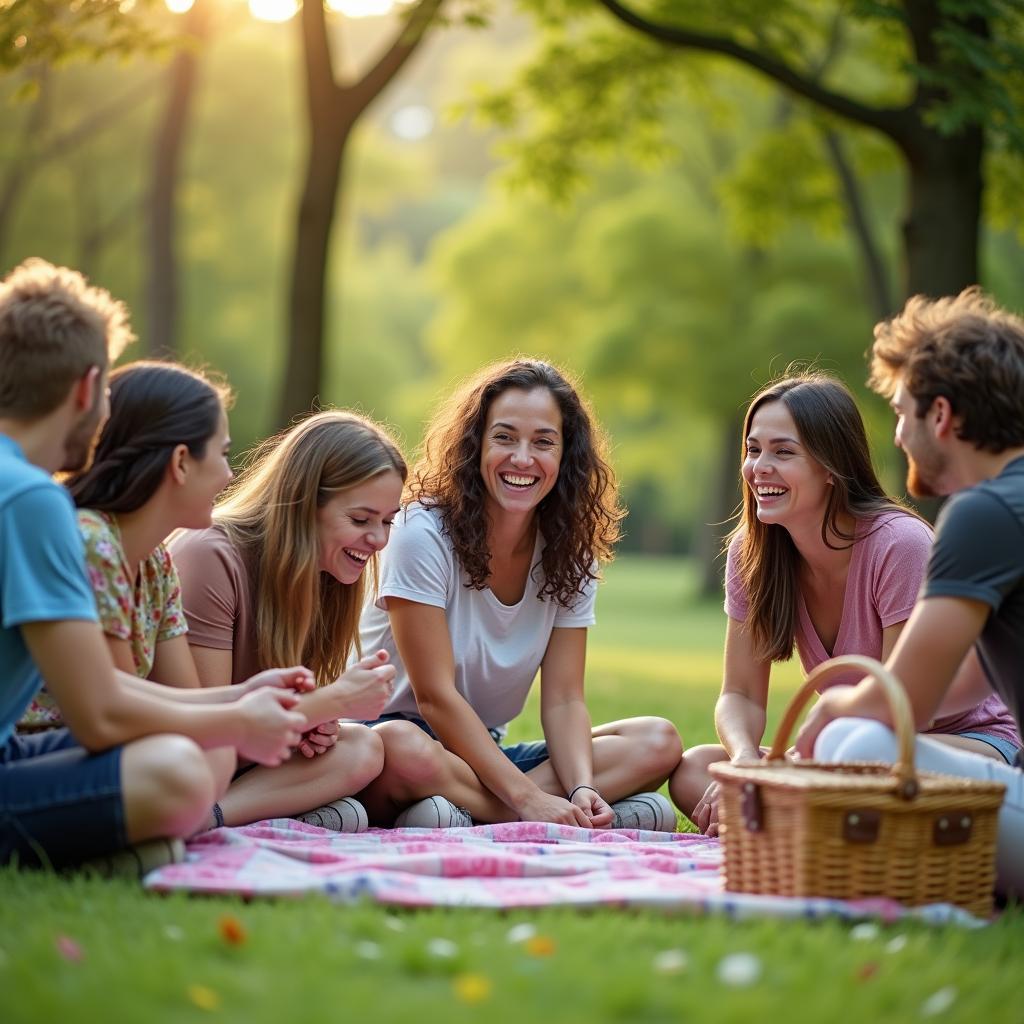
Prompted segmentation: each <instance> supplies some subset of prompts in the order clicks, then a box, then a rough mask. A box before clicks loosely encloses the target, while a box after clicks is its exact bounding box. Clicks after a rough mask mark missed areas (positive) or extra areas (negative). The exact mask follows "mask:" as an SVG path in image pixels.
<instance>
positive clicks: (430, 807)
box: [395, 796, 473, 828]
mask: <svg viewBox="0 0 1024 1024" xmlns="http://www.w3.org/2000/svg"><path fill="white" fill-rule="evenodd" d="M472 824H473V819H472V818H471V817H470V814H469V811H467V810H466V809H465V808H464V807H456V805H455V804H453V803H452V802H451V800H449V799H448V798H447V797H443V796H428V797H427V798H426V799H425V800H420V801H419V803H415V804H413V805H412V806H411V807H406V809H405V810H404V811H402V813H401V814H400V815H399V816H398V817H397V818H395V828H469V827H470V825H472Z"/></svg>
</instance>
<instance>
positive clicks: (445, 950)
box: [427, 939, 459, 960]
mask: <svg viewBox="0 0 1024 1024" xmlns="http://www.w3.org/2000/svg"><path fill="white" fill-rule="evenodd" d="M427 952H428V953H429V954H430V955H431V956H436V957H437V958H438V959H440V960H450V959H451V958H452V957H453V956H457V955H458V952H459V947H458V946H456V945H455V943H454V942H452V941H451V939H431V940H430V941H429V942H428V943H427Z"/></svg>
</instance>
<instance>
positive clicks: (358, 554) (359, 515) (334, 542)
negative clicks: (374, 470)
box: [316, 469, 402, 583]
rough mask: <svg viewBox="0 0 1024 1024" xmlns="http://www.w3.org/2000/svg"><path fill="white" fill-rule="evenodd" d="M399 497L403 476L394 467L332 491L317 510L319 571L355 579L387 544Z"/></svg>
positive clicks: (344, 579)
mask: <svg viewBox="0 0 1024 1024" xmlns="http://www.w3.org/2000/svg"><path fill="white" fill-rule="evenodd" d="M401 497H402V478H401V477H400V476H399V475H398V473H396V472H395V471H394V470H393V469H388V470H385V471H384V472H383V473H378V474H377V476H375V477H371V478H370V479H369V480H367V481H365V482H364V483H361V484H356V486H355V487H349V488H346V489H345V490H343V491H338V492H337V493H335V494H332V495H331V497H330V498H329V499H328V500H327V502H326V503H325V504H324V505H321V506H320V508H318V509H317V511H316V524H317V539H318V542H319V545H320V571H321V572H326V573H329V574H330V575H331V576H333V577H334V578H335V579H336V580H337V581H338V582H339V583H355V582H356V580H358V579H359V577H360V576H361V575H362V572H363V569H364V568H365V566H366V563H367V562H368V561H369V560H370V558H371V557H372V556H373V555H375V554H376V553H377V552H378V551H380V550H381V549H382V548H383V547H384V546H385V545H386V544H387V542H388V537H389V536H390V534H391V524H392V522H393V521H394V518H395V516H396V515H398V503H399V501H400V499H401Z"/></svg>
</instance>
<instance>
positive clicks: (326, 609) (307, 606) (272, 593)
mask: <svg viewBox="0 0 1024 1024" xmlns="http://www.w3.org/2000/svg"><path fill="white" fill-rule="evenodd" d="M388 471H394V472H395V473H397V474H398V475H399V476H400V477H401V478H402V480H403V482H404V480H405V478H406V474H407V470H406V464H405V459H403V458H402V453H401V452H400V451H399V449H398V445H397V444H396V443H395V441H394V440H393V439H392V438H391V437H390V436H389V435H388V434H387V433H386V432H385V431H384V430H383V428H381V427H380V426H378V425H377V424H375V423H372V422H371V421H370V420H368V419H364V418H363V417H362V416H357V415H355V414H353V413H349V412H341V411H337V410H331V411H325V412H318V413H314V414H313V415H312V416H309V417H308V418H307V419H304V420H302V421H301V422H299V423H296V424H295V425H294V426H292V427H290V428H288V429H287V430H284V431H282V432H281V433H280V434H278V435H276V436H275V437H272V438H270V439H269V440H267V441H264V442H263V443H262V444H261V445H259V446H258V447H257V448H256V449H255V451H254V453H253V455H252V457H251V459H250V460H249V462H248V464H247V465H246V467H245V469H244V470H243V471H242V473H241V474H240V475H239V477H238V479H237V480H236V481H235V482H234V483H233V484H232V485H231V487H229V488H228V490H227V492H226V493H225V495H224V497H223V498H222V499H221V500H220V501H219V502H218V503H217V507H216V508H215V509H214V514H213V519H214V522H215V523H216V524H217V525H219V526H221V527H223V528H224V530H225V531H226V532H227V534H228V537H229V538H230V539H231V542H232V543H233V544H234V545H235V546H236V547H238V548H239V549H240V550H241V551H242V552H243V553H244V555H245V556H246V557H247V560H248V561H249V563H250V565H251V567H252V570H251V571H253V576H254V578H253V584H254V593H255V603H256V614H255V620H256V635H257V637H258V655H259V661H260V664H261V665H263V666H264V667H269V666H274V665H300V664H301V665H305V666H307V667H308V668H309V669H310V670H311V671H312V672H313V674H314V675H315V676H316V679H317V683H318V684H319V685H321V686H322V685H324V684H326V683H330V682H333V681H334V680H335V679H337V677H338V676H339V675H340V674H341V672H342V671H343V670H344V667H345V662H346V660H347V659H348V655H349V652H350V651H351V650H352V649H353V647H354V648H355V649H356V650H358V648H359V638H358V627H359V613H360V610H361V609H362V604H363V594H364V592H365V582H364V579H363V576H360V578H359V580H357V581H356V582H355V583H352V584H345V583H339V582H338V580H336V579H335V578H334V577H333V576H331V575H330V574H329V573H326V572H321V571H320V549H319V542H318V535H317V518H316V513H317V509H319V508H321V507H322V506H323V505H325V504H326V503H327V502H328V501H329V500H330V498H331V497H332V496H333V495H334V494H336V493H337V492H338V491H343V490H347V489H348V488H350V487H356V486H358V485H359V484H362V483H365V482H366V481H367V480H371V479H373V478H374V477H376V476H379V475H380V474H381V473H386V472H388ZM372 562H373V564H372V572H373V574H374V580H375V581H376V573H377V557H376V555H374V557H373V559H372ZM368 568H370V567H368ZM364 575H365V572H364Z"/></svg>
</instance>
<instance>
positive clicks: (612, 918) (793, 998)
mask: <svg viewBox="0 0 1024 1024" xmlns="http://www.w3.org/2000/svg"><path fill="white" fill-rule="evenodd" d="M693 585H694V584H693V579H692V576H691V575H690V574H689V572H688V570H687V567H686V566H685V565H683V564H682V563H679V562H672V561H666V560H643V559H623V560H622V562H621V563H619V564H616V565H615V566H613V567H612V569H611V570H610V571H609V574H608V583H607V585H606V586H605V587H604V588H603V591H602V595H601V599H600V602H599V608H598V616H599V620H600V621H599V624H598V626H597V628H596V629H595V630H594V635H593V640H592V643H591V650H590V654H589V673H588V690H589V694H590V702H591V706H592V710H593V716H594V720H595V721H606V720H609V719H612V718H617V717H622V716H626V715H629V714H638V713H650V714H663V715H666V716H668V717H670V718H672V720H673V721H675V722H677V723H678V724H679V725H680V728H681V730H682V732H683V735H684V739H685V740H686V741H687V742H688V743H695V742H703V741H705V740H710V739H712V738H713V735H714V730H713V727H712V725H711V709H712V706H713V703H714V698H715V694H716V693H717V690H718V683H719V671H720V651H721V641H722V630H723V616H722V613H721V610H720V607H719V606H718V604H717V603H713V604H701V603H699V602H697V601H696V600H695V598H694V596H693ZM796 678H797V673H796V669H795V667H794V666H787V667H786V669H785V671H784V672H783V673H781V674H780V677H779V679H778V680H777V682H776V683H775V684H773V688H774V690H775V691H776V692H775V694H774V699H773V702H772V717H773V718H774V717H775V716H776V715H777V713H778V710H779V708H780V707H781V705H782V703H783V701H784V699H785V697H786V696H787V694H788V693H790V692H791V691H792V687H793V685H794V683H795V681H796ZM536 734H537V723H536V705H535V703H531V705H530V707H529V708H528V710H527V713H526V714H525V715H524V716H523V719H522V720H521V721H520V722H519V723H517V724H516V727H515V730H514V735H515V737H516V738H523V737H527V736H533V735H536ZM225 916H229V917H232V918H234V919H237V921H238V922H240V924H241V925H242V927H243V928H244V930H245V933H246V939H245V941H244V942H242V943H241V944H239V945H229V944H227V943H225V941H224V940H223V939H222V938H221V935H220V922H221V920H222V919H223V918H224V917H225ZM526 922H529V923H530V924H532V925H533V926H534V927H535V928H536V930H537V933H538V935H539V936H541V937H543V938H545V939H550V940H551V946H552V950H551V952H550V953H549V955H531V952H530V951H529V950H528V949H527V948H526V947H524V945H523V944H521V943H510V942H509V941H508V933H509V931H510V929H512V928H513V927H514V926H515V925H517V924H522V923H526ZM64 936H66V937H68V938H70V939H73V940H74V942H75V943H77V946H78V948H79V949H80V950H81V958H80V959H77V960H76V959H75V958H74V957H72V958H71V959H69V958H68V957H67V956H66V953H67V948H66V944H65V954H62V953H61V952H60V950H59V948H58V946H59V944H60V940H61V937H64ZM436 939H445V940H448V941H449V942H451V943H452V944H454V949H455V952H454V955H452V956H448V957H439V956H436V955H434V954H433V953H431V951H430V949H431V947H430V944H431V942H432V941H433V940H436ZM894 939H896V940H897V941H896V943H895V946H900V945H902V948H899V949H896V948H893V949H890V944H892V942H893V940H894ZM1022 943H1024V914H1022V913H1021V912H1020V911H1014V912H1011V913H1008V914H1005V915H1004V916H1003V917H1002V918H1001V919H1000V920H999V921H997V922H996V923H994V924H993V925H991V926H990V927H988V928H985V929H982V930H980V931H966V930H962V929H958V928H947V929H929V928H925V927H923V926H920V925H896V926H891V927H888V928H882V929H881V930H880V932H879V933H878V934H877V935H876V936H874V937H871V938H868V939H865V940H859V939H857V938H855V937H854V936H853V935H852V934H851V929H850V927H849V926H846V925H843V924H840V923H839V922H824V923H818V924H804V923H799V922H781V921H752V922H743V923H735V922H731V921H727V920H724V919H721V918H693V917H688V916H671V915H663V914H659V913H650V912H646V913H641V912H629V913H625V912H618V911H591V912H567V911H561V910H553V911H546V912H541V913H525V912H517V913H512V914H496V913H490V912H482V911H416V912H396V911H392V910H386V909H382V908H378V907H375V906H370V905H360V906H355V907H349V906H336V905H333V904H331V903H329V902H327V901H326V900H322V899H308V900H301V901H282V902H269V901H261V902H254V903H248V904H246V903H242V902H240V901H237V900H230V899H215V898H201V899H199V898H194V899H189V898H186V897H182V896H172V897H159V896H151V895H147V894H144V893H142V892H140V891H139V889H138V887H137V886H134V885H132V884H129V883H127V882H123V881H118V882H99V881H92V880H87V879H71V880H65V879H56V878H52V877H47V876H41V875H17V874H14V873H12V872H9V871H8V872H0V1022H2V1024H16V1022H22V1021H25V1022H29V1021H31V1022H33V1024H34V1022H40V1021H44V1022H51V1021H97V1022H99V1021H104V1022H108V1021H109V1022H114V1021H132V1022H134V1021H145V1022H164V1021H168V1022H177V1021H182V1022H186V1021H202V1020H231V1021H246V1022H253V1024H262V1022H267V1024H271V1022H272V1024H285V1022H288V1021H291V1020H293V1019H297V1018H300V1017H302V1018H308V1019H310V1020H315V1021H321V1020H322V1021H334V1020H338V1021H341V1020H345V1021H349V1020H359V1019H365V1020H371V1021H391V1020H396V1021H397V1020H402V1021H405V1020H408V1019H410V1018H413V1019H417V1018H418V1019H420V1020H422V1021H431V1022H432V1021H445V1022H452V1024H459V1022H461V1021H471V1020H473V1021H476V1020H488V1021H493V1022H495V1024H499V1022H505V1021H508V1022H515V1024H520V1022H522V1021H523V1020H538V1019H548V1020H558V1021H569V1022H576V1021H579V1022H593V1021H623V1022H626V1021H630V1022H631V1021H682V1020H713V1021H721V1022H730V1021H737V1022H741V1021H742V1022H743V1024H749V1022H750V1021H751V1020H754V1019H759V1018H765V1017H767V1018H768V1019H769V1020H770V1019H772V1018H773V1017H775V1018H779V1019H783V1018H784V1019H785V1020H786V1022H787V1024H789V1022H802V1021H808V1022H811V1021H813V1022H815V1024H818V1022H820V1021H833V1020H846V1019H851V1020H852V1019H864V1020H868V1021H893V1022H896V1021H899V1022H903V1021H908V1020H918V1019H922V1020H923V1019H927V1018H926V1017H924V1016H922V1007H923V1006H924V1005H925V1002H926V1000H927V999H928V998H929V997H930V996H931V995H933V994H934V993H936V992H937V991H939V990H941V989H944V988H947V987H948V986H953V987H954V988H955V990H956V997H955V1000H954V1001H953V1003H952V1006H950V1007H949V1008H948V1009H947V1010H946V1011H944V1012H943V1013H941V1014H940V1015H938V1016H937V1018H936V1019H938V1020H942V1021H971V1022H975V1021H979V1020H984V1021H996V1022H999V1021H1007V1022H1010V1021H1022V1020H1024V1012H1022V1010H1021V1008H1020V1006H1019V1005H1018V1004H1017V1003H1016V1001H1015V998H1016V996H1017V989H1018V987H1019V975H1018V974H1017V971H1018V970H1019V968H1020V950H1021V948H1022ZM367 944H370V945H367ZM666 950H682V951H683V952H684V953H685V955H686V960H687V964H686V966H685V968H683V969H682V970H680V971H679V972H678V973H674V974H662V973H659V972H658V971H656V970H655V967H654V963H655V958H656V957H657V955H658V954H659V953H662V952H664V951H666ZM739 951H744V952H750V953H753V954H754V955H755V956H756V957H758V959H759V961H760V964H761V971H762V973H761V977H760V980H759V981H758V982H757V983H755V984H754V985H752V986H751V987H749V988H745V989H741V988H733V987H729V986H727V985H725V984H723V983H722V982H720V981H719V980H718V978H717V975H716V970H717V966H718V964H719V962H720V961H721V959H722V957H723V956H725V955H727V954H729V953H734V952H739ZM535 952H536V951H535ZM368 954H369V955H368ZM373 954H377V955H376V956H373ZM467 993H468V996H467ZM474 994H475V996H476V997H478V998H479V1000H480V1001H479V1002H473V1001H472V997H473V996H474ZM467 998H468V1000H469V1001H467Z"/></svg>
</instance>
